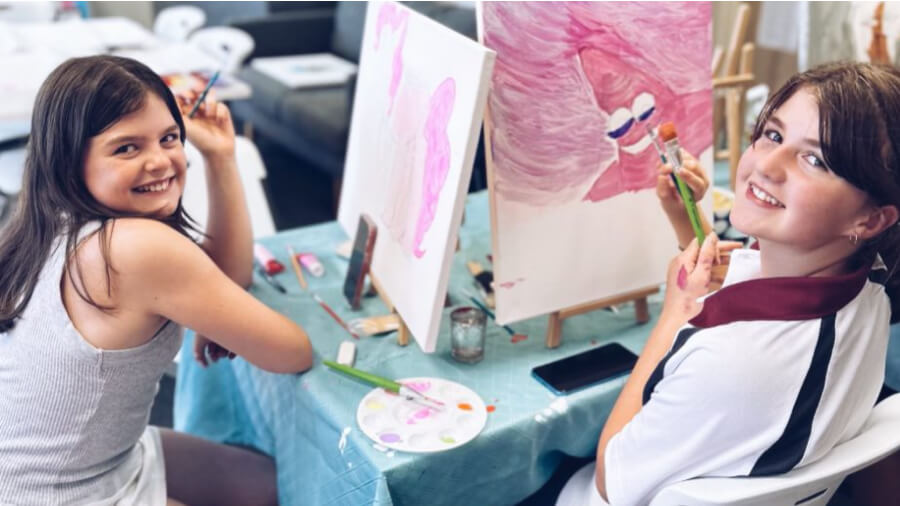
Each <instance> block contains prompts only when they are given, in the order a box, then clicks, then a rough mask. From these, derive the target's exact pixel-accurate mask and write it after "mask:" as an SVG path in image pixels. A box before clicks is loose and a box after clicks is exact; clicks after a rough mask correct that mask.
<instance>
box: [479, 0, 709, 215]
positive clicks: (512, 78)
mask: <svg viewBox="0 0 900 506" xmlns="http://www.w3.org/2000/svg"><path fill="white" fill-rule="evenodd" d="M710 19H711V7H710V5H709V4H708V3H704V2H697V3H693V2H662V3H642V2H628V3H593V2H583V3H582V2H567V3H565V4H561V3H560V2H552V3H551V2H522V3H517V2H486V3H485V4H484V26H485V45H487V46H488V47H490V48H492V49H494V50H496V51H497V61H496V63H495V65H494V74H493V78H492V83H491V94H490V95H489V99H488V100H489V107H490V111H491V119H492V122H493V129H492V132H491V144H492V145H491V150H492V155H493V159H494V168H495V175H496V176H495V178H496V179H495V183H496V186H495V187H496V191H497V192H498V193H499V194H500V195H501V196H502V198H504V199H506V200H511V201H516V202H522V203H528V204H532V205H551V204H560V203H564V202H572V201H578V200H582V199H584V200H588V201H599V200H603V199H606V198H609V197H612V196H614V195H617V194H619V193H622V192H626V191H638V190H641V189H644V188H650V187H652V186H653V185H654V184H655V180H656V178H655V169H656V165H657V163H658V162H657V158H656V154H655V152H654V150H653V147H652V146H649V145H648V146H646V148H645V149H643V150H640V151H638V152H637V153H635V154H633V155H632V154H628V153H626V152H625V151H624V150H622V149H620V145H621V146H630V145H632V144H634V143H635V142H637V141H638V140H639V139H640V138H641V137H642V136H643V135H645V134H646V129H645V128H644V125H643V124H642V123H641V124H636V125H634V126H633V127H632V128H631V130H629V132H628V134H626V135H625V136H624V137H623V138H621V139H619V140H618V142H617V141H616V140H613V139H611V138H609V137H608V136H607V129H608V126H609V125H608V121H609V118H610V115H611V113H612V112H613V111H614V110H616V109H618V108H629V109H630V108H631V106H632V103H633V100H634V98H635V97H636V96H637V95H639V94H640V93H642V92H646V93H650V94H652V95H653V96H654V98H655V101H656V109H655V112H654V113H653V114H652V115H651V117H650V119H649V120H648V122H649V124H651V125H652V126H657V125H659V124H660V123H661V122H662V121H663V120H667V121H673V122H674V123H675V125H676V127H677V128H678V132H679V139H680V141H681V145H682V146H683V147H684V148H685V149H687V150H688V151H689V152H691V153H694V154H699V153H700V152H702V151H704V150H705V149H707V148H708V147H710V146H711V145H712V132H711V130H712V128H711V127H712V93H711V88H712V81H711V76H710V53H711V51H710V47H711V38H712V33H711V30H710ZM672 27H678V30H673V29H672ZM684 34H691V35H690V36H685V35H684Z"/></svg>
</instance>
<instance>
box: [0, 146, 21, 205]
mask: <svg viewBox="0 0 900 506" xmlns="http://www.w3.org/2000/svg"><path fill="white" fill-rule="evenodd" d="M24 173H25V148H24V147H20V148H13V149H4V150H2V151H0V193H4V194H6V195H16V194H18V193H19V191H21V190H22V175H23V174H24Z"/></svg>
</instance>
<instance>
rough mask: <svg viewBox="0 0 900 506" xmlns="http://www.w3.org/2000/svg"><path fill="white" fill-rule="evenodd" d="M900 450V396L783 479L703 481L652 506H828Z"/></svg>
mask: <svg viewBox="0 0 900 506" xmlns="http://www.w3.org/2000/svg"><path fill="white" fill-rule="evenodd" d="M898 448H900V394H894V395H892V396H891V397H888V398H887V399H885V400H883V401H881V402H880V403H878V405H877V406H875V409H874V410H873V411H872V413H871V414H870V415H869V418H868V419H867V420H866V423H865V425H864V426H863V428H862V431H861V432H860V433H859V434H858V435H857V436H856V437H854V438H853V439H850V440H849V441H845V442H843V443H841V444H839V445H837V446H836V447H834V449H832V450H831V451H830V452H829V453H828V455H826V456H825V457H823V458H822V459H820V460H818V461H816V462H813V463H812V464H810V465H808V466H804V467H801V468H799V469H794V470H793V471H790V472H788V473H785V474H783V475H780V476H769V477H759V478H698V479H695V480H687V481H683V482H680V483H675V484H673V485H670V486H668V487H666V488H664V489H663V490H661V491H660V492H659V493H658V494H656V497H654V498H653V501H652V502H651V503H650V506H677V505H685V504H687V505H690V506H720V505H722V506H724V505H732V506H795V505H798V506H799V505H802V506H825V505H826V504H827V503H828V500H829V499H830V498H831V496H833V495H834V492H835V490H836V489H837V487H838V486H839V485H840V484H841V482H842V481H843V480H844V478H845V477H846V476H847V475H848V474H850V473H854V472H856V471H858V470H860V469H862V468H864V467H866V466H869V465H871V464H873V463H875V462H877V461H879V460H881V459H883V458H884V457H886V456H888V455H890V454H892V453H894V452H895V451H897V450H898Z"/></svg>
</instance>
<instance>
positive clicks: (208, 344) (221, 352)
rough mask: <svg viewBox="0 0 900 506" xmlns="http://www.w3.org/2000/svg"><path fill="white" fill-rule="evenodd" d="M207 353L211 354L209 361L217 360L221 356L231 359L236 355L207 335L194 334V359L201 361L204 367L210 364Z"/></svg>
mask: <svg viewBox="0 0 900 506" xmlns="http://www.w3.org/2000/svg"><path fill="white" fill-rule="evenodd" d="M207 355H208V356H209V361H212V362H216V361H218V360H219V359H220V358H223V357H228V359H229V360H231V359H233V358H234V357H235V354H234V353H232V352H231V351H228V350H227V349H225V348H224V347H223V346H222V345H220V344H218V343H216V342H214V341H212V340H210V339H209V338H208V337H206V336H202V335H200V334H195V335H194V360H196V361H197V362H199V363H200V365H202V366H203V367H206V366H208V365H209V361H207V358H206V357H207Z"/></svg>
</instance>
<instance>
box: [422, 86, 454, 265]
mask: <svg viewBox="0 0 900 506" xmlns="http://www.w3.org/2000/svg"><path fill="white" fill-rule="evenodd" d="M455 100H456V81H454V80H453V78H451V77H448V78H447V79H445V80H444V82H442V83H441V84H440V85H438V87H437V89H436V90H434V93H433V94H432V95H431V99H430V100H429V103H428V118H427V119H426V120H425V129H424V131H423V135H424V137H425V174H424V175H423V177H422V201H421V202H420V204H419V205H420V207H419V213H418V219H417V220H416V233H415V237H414V239H413V254H414V255H415V256H416V258H422V256H424V255H425V251H424V250H423V249H422V240H423V239H424V238H425V233H426V232H428V229H429V228H431V224H432V223H433V222H434V215H435V214H437V205H438V200H439V199H440V197H441V189H442V188H443V187H444V182H446V181H447V173H448V172H450V137H449V135H448V134H447V125H448V124H449V123H450V115H451V114H453V105H454V102H455Z"/></svg>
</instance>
